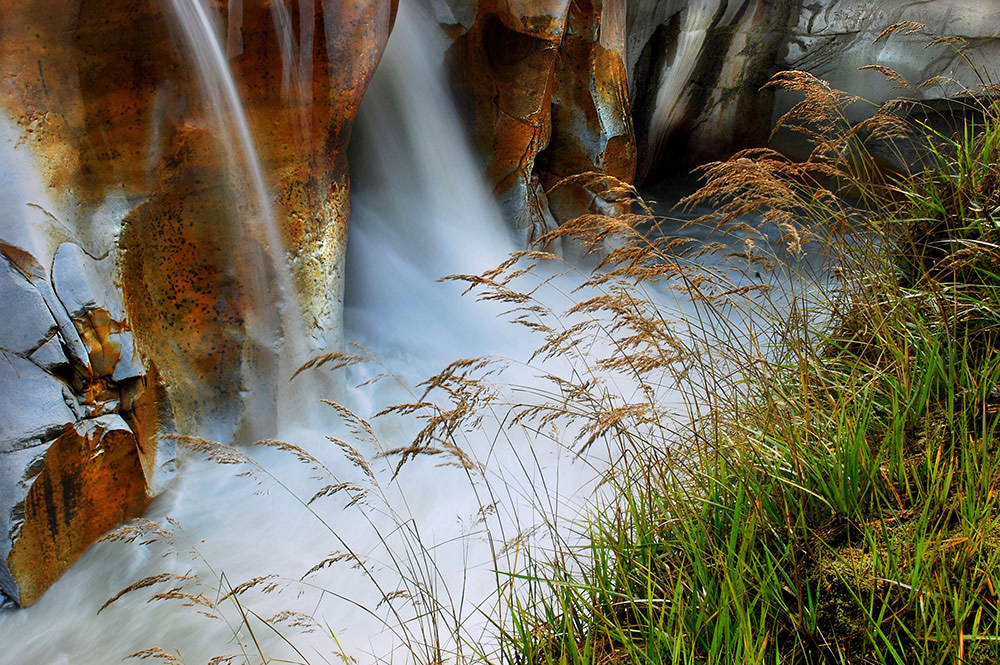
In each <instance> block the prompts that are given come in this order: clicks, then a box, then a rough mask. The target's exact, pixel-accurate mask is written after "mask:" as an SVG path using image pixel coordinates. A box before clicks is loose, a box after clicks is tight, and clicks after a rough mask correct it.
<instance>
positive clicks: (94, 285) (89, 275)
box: [52, 242, 125, 322]
mask: <svg viewBox="0 0 1000 665" xmlns="http://www.w3.org/2000/svg"><path fill="white" fill-rule="evenodd" d="M116 273H117V266H116V265H115V262H114V260H113V259H112V258H111V257H110V256H108V257H105V258H104V259H101V260H98V259H95V258H93V257H91V256H90V255H88V254H87V253H86V252H84V251H83V248H81V247H80V246H79V245H76V244H74V243H70V242H66V243H63V244H61V245H60V246H59V248H58V249H57V250H56V253H55V256H54V257H53V259H52V286H53V287H54V288H55V292H56V295H57V296H58V297H59V301H60V302H61V303H62V305H63V307H65V308H66V312H67V313H68V314H69V315H70V317H72V318H74V319H75V318H78V317H80V316H83V315H85V314H87V313H88V312H91V311H93V310H96V309H101V310H104V311H106V312H108V314H109V316H111V318H112V319H114V320H115V321H119V322H120V321H124V320H125V305H124V303H123V302H122V296H121V291H120V290H119V289H118V288H117V287H116V285H115V283H114V275H115V274H116Z"/></svg>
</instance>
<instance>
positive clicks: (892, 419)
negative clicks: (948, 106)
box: [497, 24, 1000, 664]
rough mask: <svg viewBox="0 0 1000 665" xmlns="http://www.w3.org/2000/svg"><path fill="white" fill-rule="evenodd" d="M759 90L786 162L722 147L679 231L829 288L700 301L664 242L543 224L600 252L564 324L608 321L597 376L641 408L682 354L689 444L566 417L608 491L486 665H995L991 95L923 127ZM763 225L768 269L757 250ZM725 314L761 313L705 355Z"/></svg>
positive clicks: (631, 228)
mask: <svg viewBox="0 0 1000 665" xmlns="http://www.w3.org/2000/svg"><path fill="white" fill-rule="evenodd" d="M918 27H919V26H916V25H915V24H901V25H898V26H894V27H893V28H891V29H890V30H888V31H887V32H886V33H884V34H883V36H882V37H880V39H882V38H890V36H891V34H892V33H893V32H894V31H897V30H913V29H918ZM940 43H942V44H943V45H944V46H945V47H948V48H961V46H962V45H961V44H957V43H955V42H954V41H951V40H945V41H941V42H940ZM963 53H964V52H963ZM880 71H882V73H883V74H885V75H886V76H887V77H888V78H889V79H890V80H892V81H894V82H897V83H899V82H901V77H900V76H899V75H898V74H897V73H895V72H892V71H891V70H885V69H884V68H882V69H880ZM769 85H771V86H775V87H780V88H782V89H784V90H787V91H790V92H793V93H798V94H799V95H801V97H802V101H800V102H799V103H798V104H797V105H795V106H794V107H793V108H792V109H791V110H790V111H789V113H788V114H786V115H785V116H784V117H783V118H782V119H781V120H780V122H779V123H778V125H779V127H783V128H785V129H786V130H791V131H795V132H797V133H798V134H800V135H801V136H802V138H803V139H804V140H806V141H807V142H808V143H809V145H810V146H811V151H810V154H809V157H808V158H807V159H806V160H805V161H795V160H792V159H790V158H787V157H785V156H784V155H782V154H780V153H778V152H776V151H773V150H770V149H756V150H750V151H745V152H743V153H740V154H738V155H735V156H734V157H732V158H731V159H729V160H728V161H726V162H720V163H715V164H710V165H708V166H706V167H705V168H704V169H703V178H704V185H703V187H702V188H701V189H700V190H699V191H698V192H697V193H695V194H694V195H692V196H691V197H689V198H688V199H686V201H685V203H686V204H688V205H695V204H702V203H708V204H710V205H711V206H712V207H713V208H714V209H715V212H714V213H712V214H711V215H708V216H705V217H702V218H700V219H698V220H697V221H696V222H695V223H700V224H710V225H712V227H713V229H714V230H715V232H716V233H717V234H719V235H721V236H725V235H729V236H730V237H732V236H734V235H735V234H740V236H741V238H742V240H741V244H742V247H741V248H738V249H737V250H735V251H734V250H732V249H730V250H729V254H731V255H734V256H735V258H738V259H741V260H742V261H744V262H745V266H744V269H743V273H742V274H744V275H746V274H751V273H752V274H758V271H759V273H763V274H769V273H768V272H767V271H769V270H772V269H774V268H775V266H777V265H780V266H783V268H784V269H786V270H791V271H796V270H797V268H796V267H795V266H796V265H797V264H796V263H795V262H794V259H795V258H796V257H798V256H800V255H801V253H802V252H803V251H805V249H806V248H807V247H808V245H809V244H810V243H817V244H820V245H821V246H822V247H823V249H824V252H825V256H826V265H827V266H828V267H829V268H830V270H829V271H828V273H827V274H826V275H825V276H823V279H822V280H821V281H820V282H819V283H816V282H814V281H810V277H811V276H812V274H811V273H809V272H801V271H800V274H799V280H798V282H797V284H798V285H799V286H798V287H797V289H794V291H795V292H793V293H790V294H789V293H784V294H782V297H776V295H775V294H774V292H773V290H772V289H769V288H768V287H767V286H766V285H763V284H760V283H752V282H751V283H745V284H739V283H735V284H729V285H725V284H720V282H725V280H720V279H719V277H720V276H719V275H718V274H714V275H708V274H705V271H699V270H698V269H697V267H696V266H695V267H692V264H693V263H694V262H693V261H691V262H689V263H685V262H684V261H685V259H686V258H690V257H691V255H690V254H689V255H684V254H681V258H679V257H678V256H675V255H673V254H671V252H670V250H669V249H668V248H671V247H674V248H676V247H677V245H676V244H674V243H678V242H679V241H676V240H672V239H670V238H668V237H666V236H664V235H661V234H659V233H656V232H654V233H653V234H652V235H650V233H649V230H648V228H644V227H643V225H642V224H641V223H634V222H633V220H629V219H621V218H619V219H616V220H613V221H612V220H602V219H599V218H596V217H590V218H587V219H584V220H580V221H579V222H578V223H576V224H575V225H570V226H567V227H564V228H563V229H560V231H558V232H557V233H558V234H560V235H563V234H569V235H572V236H574V237H576V238H577V239H578V241H579V242H582V243H583V244H584V245H587V246H594V245H596V244H597V243H600V242H603V241H604V240H605V239H606V238H607V237H610V236H615V237H616V241H615V247H614V248H613V249H611V250H610V251H607V252H605V253H604V254H603V257H604V258H603V259H602V261H601V265H600V266H599V274H597V275H595V276H594V277H593V278H592V282H593V283H596V284H599V285H600V286H602V287H603V288H605V289H606V291H607V295H606V296H603V297H601V298H598V299H597V300H591V301H588V302H587V304H586V305H585V308H586V310H587V311H589V312H598V311H599V312H601V313H603V314H606V315H607V316H606V317H604V318H606V320H608V321H610V322H611V323H610V324H608V325H610V327H609V328H607V332H608V333H609V334H611V335H612V337H613V338H614V339H615V340H618V339H621V337H622V335H621V333H622V330H621V328H627V329H628V330H630V331H632V332H633V333H634V335H633V336H629V335H625V337H624V339H625V340H626V341H624V342H622V343H620V344H619V345H618V347H617V349H616V353H620V355H616V356H615V358H614V359H602V360H600V361H599V362H600V363H601V364H603V365H605V366H613V367H615V368H616V369H623V368H628V369H629V370H630V371H632V372H633V374H634V375H635V377H636V379H637V380H638V381H639V382H640V384H642V386H643V390H642V391H641V393H642V394H646V395H652V394H656V393H657V392H658V391H659V389H660V388H661V386H659V385H649V384H648V383H647V382H649V381H650V380H651V378H652V377H656V376H661V375H663V374H662V370H665V369H667V368H674V367H675V366H676V363H678V362H682V363H683V362H684V360H683V359H688V360H690V359H693V358H696V359H701V360H698V361H697V362H696V363H695V364H694V366H693V368H692V369H693V370H696V371H697V372H699V374H700V376H699V377H697V378H696V379H694V380H692V379H691V377H690V376H688V377H687V381H688V383H687V385H688V390H689V391H690V392H688V395H689V397H690V398H691V399H692V400H693V402H694V404H695V405H694V406H692V407H691V416H692V419H691V421H690V423H689V424H688V425H687V426H686V427H684V426H682V427H679V428H678V427H676V426H675V427H671V428H668V427H663V426H662V425H663V423H664V422H666V420H667V419H666V418H665V417H661V416H660V415H659V414H658V412H657V407H656V404H655V403H644V404H643V407H642V408H640V409H634V408H630V407H634V406H635V405H634V404H629V405H623V406H620V407H616V410H614V411H608V410H606V409H605V410H603V411H602V410H600V408H599V407H600V402H599V401H597V400H590V401H588V402H587V403H588V405H589V406H590V407H592V408H593V410H592V411H591V412H590V413H589V415H588V418H587V422H586V425H585V427H584V430H585V431H587V432H590V433H591V435H593V436H599V437H611V438H613V439H615V440H616V442H617V444H618V445H619V446H620V447H621V449H622V450H629V451H632V453H631V454H629V455H626V456H623V458H622V459H623V461H624V463H621V464H619V465H617V466H616V467H615V468H614V469H613V470H612V472H611V473H609V474H608V482H609V483H610V484H611V485H612V487H613V488H614V491H613V492H611V493H609V494H606V495H604V496H603V499H602V500H601V503H600V505H599V506H597V509H596V510H594V511H593V512H592V513H591V515H592V516H591V518H590V521H589V522H588V523H587V538H586V539H585V543H584V545H583V546H582V547H580V548H578V549H575V550H567V551H561V552H556V553H555V554H547V555H545V556H538V557H535V558H534V559H533V561H532V568H531V571H530V573H527V574H525V573H521V574H520V575H519V578H520V579H521V580H522V581H523V582H524V584H525V586H526V589H525V590H524V591H523V593H522V595H516V594H511V595H509V596H508V597H507V598H508V602H509V603H510V605H511V611H510V612H509V613H508V616H509V618H510V620H509V621H508V622H506V623H504V624H502V625H498V626H497V628H498V630H499V631H500V634H501V636H502V638H503V656H502V658H501V659H500V660H503V661H505V662H512V663H532V664H536V663H538V664H542V663H546V664H547V663H560V664H562V663H594V662H616V663H617V662H634V663H643V664H646V663H660V662H663V663H887V662H891V663H946V662H947V663H993V662H997V660H998V659H1000V623H998V620H1000V608H998V605H997V602H998V596H997V588H996V587H997V585H996V584H995V580H994V578H996V577H997V576H998V572H1000V569H998V568H997V564H998V562H1000V547H998V545H1000V510H998V496H997V490H998V481H1000V473H998V471H1000V462H998V459H997V456H996V454H995V451H996V447H997V443H998V438H997V435H998V432H997V422H998V414H1000V386H998V378H1000V353H998V350H997V341H998V339H997V335H998V332H1000V327H998V325H997V324H998V323H1000V319H998V316H1000V301H998V293H1000V291H998V286H1000V271H998V270H997V265H998V263H997V260H998V258H1000V244H998V241H1000V237H998V233H1000V231H998V229H1000V187H998V185H1000V180H998V176H1000V161H998V160H997V149H998V141H1000V106H998V103H997V95H996V93H997V89H996V87H995V86H993V85H992V84H991V82H990V81H989V79H988V78H986V77H985V75H984V78H983V87H982V89H979V90H975V91H972V90H963V91H962V92H963V94H962V97H961V102H962V104H963V105H964V110H963V113H962V114H961V115H960V116H958V119H957V121H954V124H953V125H952V126H942V125H941V124H935V123H932V122H931V121H930V120H927V119H924V114H923V111H924V110H925V109H922V108H921V107H920V105H919V102H917V101H915V99H906V100H902V101H894V102H892V103H889V104H886V105H883V106H882V107H880V108H878V109H877V110H876V111H875V113H874V114H873V116H872V117H871V118H870V119H869V120H866V121H864V122H861V123H858V124H851V123H849V122H848V121H847V120H846V116H845V113H844V108H845V105H848V104H852V103H856V102H858V100H857V98H855V97H853V96H850V95H847V94H845V93H842V92H839V91H836V90H831V89H830V88H829V86H827V85H826V84H825V83H824V82H822V81H820V80H817V79H816V78H814V77H812V76H810V75H809V74H806V73H804V72H783V73H781V74H779V75H778V76H777V77H775V79H774V80H773V81H772V82H771V83H770V84H769ZM913 142H916V149H909V150H907V151H905V152H904V151H903V150H902V148H904V147H910V146H911V145H912V143H913ZM887 149H888V151H890V152H889V154H888V155H887V154H886V153H887ZM897 149H898V150H899V153H898V155H896V154H892V153H891V151H893V150H897ZM887 157H888V158H887ZM888 166H893V167H894V168H893V169H890V168H888ZM751 220H756V221H754V222H753V223H752V224H751ZM647 226H648V225H647ZM767 227H771V228H772V229H773V231H774V232H773V234H772V236H775V235H776V236H780V237H781V239H782V241H783V243H784V245H785V247H784V250H785V251H784V255H783V256H779V255H777V254H771V255H767V254H766V253H765V252H762V251H761V249H762V245H763V242H762V240H763V239H764V238H765V237H766V234H764V233H762V231H763V230H764V229H765V228H767ZM716 249H718V248H716ZM698 251H705V249H704V248H702V249H700V250H698ZM723 251H725V250H723ZM694 256H698V254H695V255H694ZM658 281H666V282H670V283H672V284H674V285H675V286H678V287H679V288H684V289H686V290H687V291H688V292H689V293H690V294H691V296H692V298H693V301H694V303H695V305H696V306H697V308H698V311H700V312H702V314H701V316H700V317H695V319H694V320H695V322H696V329H695V330H693V331H692V334H689V335H686V336H684V335H680V336H679V335H678V334H677V333H676V328H675V327H672V326H666V329H662V328H661V326H662V320H661V319H659V318H657V315H656V310H655V308H654V309H653V310H648V309H645V308H644V302H645V303H648V299H647V300H645V301H644V302H643V299H644V296H643V295H639V296H638V297H637V296H636V294H637V293H638V294H642V293H643V292H646V293H648V292H649V291H650V290H651V289H653V288H654V287H653V286H652V284H653V283H655V282H658ZM758 282H759V280H758ZM734 299H739V300H741V301H742V302H739V303H737V302H736V301H735V300H734ZM636 300H639V301H640V302H635V301H636ZM733 307H742V308H743V310H744V311H748V312H754V313H759V314H761V316H762V317H763V318H762V319H761V318H754V317H744V318H743V319H742V324H743V325H744V326H747V328H746V330H747V334H733V335H732V336H730V337H728V338H727V336H726V335H727V331H728V332H730V333H742V332H743V330H741V329H740V326H739V325H737V326H735V327H730V328H727V327H726V326H724V325H722V326H720V325H714V324H713V325H711V326H705V325H701V327H697V325H698V323H699V322H705V321H718V320H720V319H722V318H727V317H728V319H729V320H732V318H731V316H730V309H731V308H733ZM720 311H721V312H723V313H724V314H725V316H721V315H720V314H719V312H720ZM768 313H770V317H768V316H767V314H768ZM761 323H763V325H760V324H761ZM755 326H756V327H755ZM586 329H587V327H586V326H580V327H578V328H577V329H576V330H575V331H574V332H575V333H576V334H578V333H580V332H581V331H583V330H586ZM671 332H673V335H672V336H671V334H670V333H671ZM668 339H670V340H672V341H671V342H670V343H669V344H668V343H667V342H666V341H665V340H668ZM558 340H559V344H560V348H571V347H572V346H573V344H574V342H573V341H572V340H569V341H567V340H565V339H562V338H558ZM673 343H678V345H679V350H678V351H677V353H676V354H666V353H664V347H665V346H667V345H672V344H673ZM550 346H551V345H550ZM671 348H673V346H671ZM678 359H680V360H678ZM658 373H659V374H658ZM582 387H583V386H576V388H582ZM564 394H565V395H566V396H567V397H566V398H565V401H563V402H554V403H552V404H551V405H550V408H551V410H552V411H559V410H560V409H561V410H563V411H564V412H567V413H577V410H576V408H575V406H574V400H576V399H578V398H577V397H576V393H574V392H573V391H572V390H570V391H566V392H565V393H564ZM530 411H531V412H532V413H538V411H539V407H537V406H532V407H531V409H530ZM620 416H621V418H619V417H620ZM608 423H611V424H612V425H613V426H611V427H608V426H606V425H607V424H608ZM657 425H660V427H657Z"/></svg>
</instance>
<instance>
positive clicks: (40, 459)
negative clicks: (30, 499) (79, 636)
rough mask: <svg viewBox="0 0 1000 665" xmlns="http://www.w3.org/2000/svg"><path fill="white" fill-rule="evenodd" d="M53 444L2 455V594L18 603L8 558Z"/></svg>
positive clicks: (0, 463) (36, 445)
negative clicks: (25, 506)
mask: <svg viewBox="0 0 1000 665" xmlns="http://www.w3.org/2000/svg"><path fill="white" fill-rule="evenodd" d="M49 445H50V444H42V443H41V442H40V441H33V442H31V444H30V445H28V446H26V447H25V448H22V449H20V450H14V451H10V452H0V591H2V592H3V593H4V594H5V595H6V596H8V597H10V598H11V599H12V600H14V601H17V599H18V597H19V595H20V594H19V592H18V588H17V580H16V579H15V577H14V575H13V574H12V572H11V570H10V567H9V566H8V565H7V557H8V556H9V555H10V550H11V545H12V544H13V542H14V540H15V539H16V538H17V537H18V535H19V534H20V532H21V527H22V526H23V525H24V500H25V498H26V497H27V496H28V490H29V489H31V484H32V483H33V482H34V480H35V478H37V476H38V474H39V473H40V472H41V469H42V466H43V465H44V460H45V453H46V452H47V451H48V449H49Z"/></svg>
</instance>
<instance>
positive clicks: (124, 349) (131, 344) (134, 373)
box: [110, 330, 146, 381]
mask: <svg viewBox="0 0 1000 665" xmlns="http://www.w3.org/2000/svg"><path fill="white" fill-rule="evenodd" d="M110 337H111V341H112V342H113V343H115V344H117V345H118V349H119V352H120V354H121V355H120V356H119V358H118V364H117V365H115V371H114V374H112V375H111V379H112V380H113V381H125V380H127V379H135V378H138V377H140V376H142V375H143V374H144V373H145V372H146V369H145V367H143V364H142V358H141V357H140V356H139V352H138V351H137V350H136V348H135V335H133V334H132V331H130V330H124V331H122V332H120V333H113V334H112V335H110Z"/></svg>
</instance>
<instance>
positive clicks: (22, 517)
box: [0, 415, 150, 607]
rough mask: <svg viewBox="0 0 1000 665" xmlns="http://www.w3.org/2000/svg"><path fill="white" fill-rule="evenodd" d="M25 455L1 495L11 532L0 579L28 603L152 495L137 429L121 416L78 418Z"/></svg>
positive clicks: (139, 510) (23, 603)
mask: <svg viewBox="0 0 1000 665" xmlns="http://www.w3.org/2000/svg"><path fill="white" fill-rule="evenodd" d="M21 457H22V459H20V460H19V462H20V464H19V465H13V466H11V467H10V468H11V469H23V470H24V471H23V475H22V476H21V478H19V479H17V480H16V482H15V483H14V484H13V488H14V491H13V492H11V491H10V489H8V491H7V492H5V493H4V494H0V500H4V503H3V505H0V512H2V513H4V514H5V515H6V516H8V517H7V534H9V544H4V545H3V547H0V554H3V553H4V551H3V550H4V549H7V548H8V547H9V551H8V552H7V553H6V556H5V557H4V558H3V559H2V560H0V585H2V589H3V591H4V592H5V593H6V594H7V595H9V596H10V597H11V598H12V599H14V600H15V601H17V602H18V603H19V604H20V605H21V606H22V607H25V606H28V605H31V604H32V603H34V602H35V601H36V600H37V599H38V598H39V597H40V596H41V594H42V593H43V592H44V591H45V589H47V588H48V587H49V586H50V585H51V584H52V583H53V582H54V581H55V580H56V579H57V578H58V577H59V575H61V574H62V573H63V572H65V571H66V570H67V569H68V568H69V567H70V566H71V565H72V564H73V562H74V561H75V560H76V559H77V558H79V556H80V555H81V554H82V553H83V551H84V550H85V549H86V548H87V547H88V546H89V545H90V544H91V543H92V542H94V540H96V539H97V538H98V537H100V536H101V535H102V534H103V533H104V532H106V531H108V530H109V529H112V528H114V527H115V526H116V525H118V524H120V523H122V522H123V521H125V520H127V519H129V518H130V517H134V516H137V515H139V514H141V513H142V511H143V510H144V509H145V508H146V506H147V505H148V504H149V500H150V498H149V495H148V493H147V491H146V489H147V488H146V483H145V482H144V476H143V472H142V462H141V459H140V450H139V447H138V443H137V441H136V437H135V434H134V433H133V432H132V430H131V429H130V428H129V427H128V425H127V424H126V423H125V421H124V420H122V418H120V417H119V416H114V415H112V416H103V417H100V418H96V419H93V420H86V421H83V422H80V423H76V424H75V425H73V426H69V427H67V428H66V431H65V432H64V433H63V434H62V435H60V436H59V437H58V438H57V439H55V441H53V442H52V443H51V444H48V445H46V446H44V447H42V448H41V449H38V450H36V449H28V450H26V451H24V452H23V454H22V456H21ZM6 480H7V481H8V485H7V486H8V488H10V487H11V485H10V483H9V481H10V478H7V479H6ZM11 501H13V502H14V503H13V504H11V503H10V502H11ZM0 521H2V520H0Z"/></svg>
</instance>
